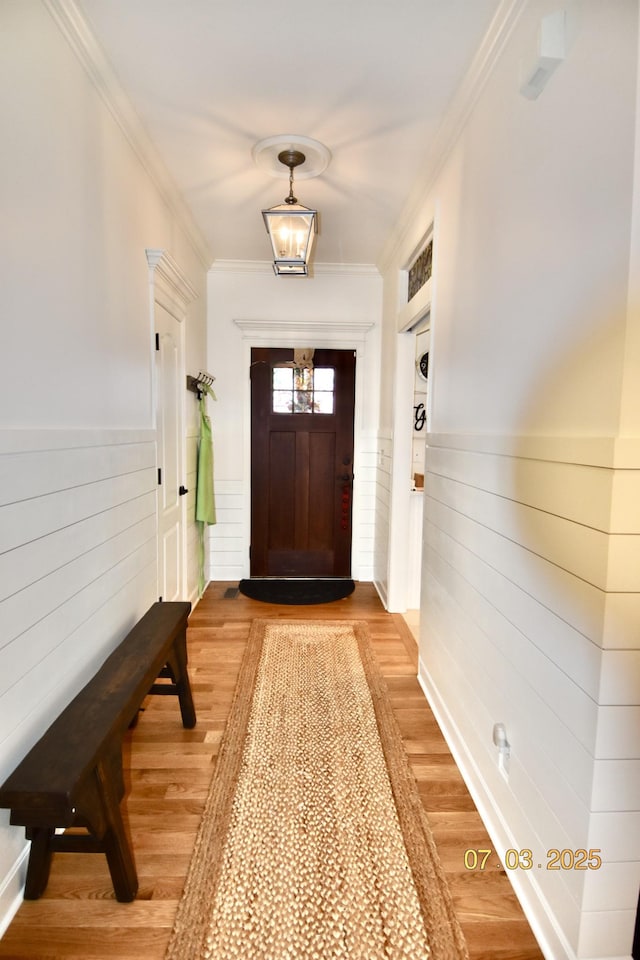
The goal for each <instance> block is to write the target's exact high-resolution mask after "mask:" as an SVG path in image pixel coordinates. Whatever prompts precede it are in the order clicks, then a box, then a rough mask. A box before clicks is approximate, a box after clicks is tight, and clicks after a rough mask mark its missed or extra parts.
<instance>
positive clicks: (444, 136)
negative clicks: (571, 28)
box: [378, 0, 529, 273]
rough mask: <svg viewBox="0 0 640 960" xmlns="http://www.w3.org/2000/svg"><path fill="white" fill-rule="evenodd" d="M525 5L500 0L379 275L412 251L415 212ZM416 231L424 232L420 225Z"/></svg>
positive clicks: (514, 0)
mask: <svg viewBox="0 0 640 960" xmlns="http://www.w3.org/2000/svg"><path fill="white" fill-rule="evenodd" d="M528 3H529V0H502V2H501V3H500V6H499V7H498V9H497V10H496V13H495V15H494V17H493V20H492V21H491V24H490V25H489V29H488V30H487V32H486V34H485V36H484V39H483V41H482V43H481V44H480V46H479V48H478V50H477V52H476V54H475V56H474V58H473V60H472V62H471V66H470V67H469V69H468V70H467V72H466V74H465V76H464V78H463V80H462V83H461V84H460V86H459V87H458V90H457V91H456V94H455V96H454V98H453V100H452V103H451V106H450V107H449V109H448V110H447V113H446V116H445V117H444V119H443V121H442V123H441V125H440V127H439V129H438V132H437V133H436V136H435V138H434V142H433V147H432V149H431V151H430V153H429V154H428V155H427V157H426V159H425V164H424V168H423V170H424V173H423V175H422V176H421V177H420V179H419V181H418V182H417V183H416V184H415V185H414V187H413V189H412V191H411V193H410V195H409V199H408V200H407V203H406V204H405V206H404V208H403V211H402V214H401V215H400V218H399V219H398V222H397V224H396V226H395V228H394V230H393V231H392V233H391V235H390V237H389V239H388V241H387V243H386V244H385V246H384V247H383V250H382V253H381V255H380V257H379V259H378V267H379V269H380V272H381V273H384V272H385V271H386V270H387V269H388V268H389V267H391V266H392V264H393V263H394V262H395V261H396V260H398V259H402V258H403V256H404V255H405V254H406V257H408V256H409V252H410V248H411V249H413V247H414V246H415V241H413V242H412V233H411V231H415V230H416V223H415V212H416V210H421V209H422V208H423V206H424V204H425V202H426V200H427V197H428V194H429V191H430V190H431V189H432V188H433V185H434V183H435V180H436V178H437V177H438V175H439V173H440V171H441V170H442V167H443V166H444V163H445V162H446V160H447V158H448V157H449V155H450V153H451V151H452V150H453V147H454V146H455V144H456V142H457V140H458V138H459V137H460V134H461V133H462V131H463V130H464V128H465V126H466V124H467V122H468V120H469V116H470V114H471V111H472V110H473V108H474V106H475V104H476V102H477V100H478V98H479V96H480V94H481V92H482V90H483V88H484V86H485V84H486V82H487V80H488V78H489V77H490V75H491V73H492V71H493V69H494V67H495V65H496V63H497V61H498V58H499V56H500V54H501V53H502V50H503V49H504V46H505V44H506V42H507V40H508V39H509V37H510V36H511V33H512V32H513V29H514V28H515V25H516V23H517V22H518V20H519V18H520V15H521V14H522V12H523V10H524V9H525V7H526V6H527V4H528ZM420 231H422V232H423V231H424V224H422V223H421V224H420ZM406 257H405V259H406Z"/></svg>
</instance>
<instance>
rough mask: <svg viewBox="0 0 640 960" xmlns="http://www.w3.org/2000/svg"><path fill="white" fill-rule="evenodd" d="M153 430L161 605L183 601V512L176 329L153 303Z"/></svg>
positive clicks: (172, 320)
mask: <svg viewBox="0 0 640 960" xmlns="http://www.w3.org/2000/svg"><path fill="white" fill-rule="evenodd" d="M154 314H155V326H156V385H157V409H156V424H157V431H158V433H157V436H158V593H159V597H160V598H161V599H162V600H180V599H182V596H183V583H184V578H183V565H184V546H183V530H184V508H183V503H184V501H183V496H184V494H185V493H186V492H187V491H186V490H185V488H184V486H183V476H184V474H183V462H182V460H183V458H182V436H183V431H182V403H183V400H184V389H185V388H184V380H185V375H184V370H183V358H182V338H181V329H180V323H179V322H178V321H177V320H176V319H175V317H172V316H171V314H170V313H168V312H167V310H165V308H164V307H163V306H161V305H160V304H159V303H158V302H157V301H156V303H155V311H154Z"/></svg>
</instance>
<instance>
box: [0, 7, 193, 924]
mask: <svg viewBox="0 0 640 960" xmlns="http://www.w3.org/2000/svg"><path fill="white" fill-rule="evenodd" d="M62 9H63V7H61V5H59V4H57V3H55V2H54V3H51V4H49V3H47V2H40V0H5V2H3V3H2V5H1V8H0V128H1V129H2V131H3V138H2V139H3V142H2V149H0V209H2V225H3V228H2V230H1V231H0V324H1V329H2V348H1V353H0V373H1V376H0V531H2V533H1V534H0V570H1V576H0V581H1V587H0V627H1V629H0V718H1V719H0V781H1V780H4V778H5V776H7V775H8V774H9V773H10V771H11V770H12V769H13V767H14V766H15V764H16V762H17V761H18V760H19V759H20V758H21V757H22V756H23V755H24V753H25V752H26V750H27V749H28V748H29V747H30V745H31V744H33V743H34V742H35V740H36V739H37V738H38V736H39V735H40V734H41V733H42V732H43V730H44V729H45V728H46V726H47V724H48V723H49V721H50V720H51V718H52V717H53V716H55V714H56V713H57V712H58V711H59V710H60V708H61V707H62V706H64V704H65V703H66V702H68V700H69V699H70V698H71V697H72V696H73V694H74V693H75V692H76V691H77V690H78V689H79V687H80V686H81V685H82V683H83V682H84V681H85V680H86V679H87V678H88V677H89V676H90V675H91V673H92V672H93V671H94V670H95V669H96V667H97V666H98V665H99V663H100V662H101V661H102V660H103V659H104V657H105V656H106V655H107V653H108V652H109V651H110V650H111V649H112V648H113V646H115V644H116V643H117V642H118V640H119V639H121V637H122V636H123V635H124V634H125V633H126V631H127V630H128V629H129V628H130V627H131V626H132V625H133V623H134V622H135V621H136V619H137V618H138V617H139V616H140V615H141V614H142V613H143V612H144V610H145V609H146V608H147V607H148V606H149V604H150V603H151V602H153V601H154V600H155V599H156V596H157V592H156V504H155V500H156V474H155V465H156V445H155V429H154V416H155V414H154V409H153V402H152V369H153V336H152V334H153V331H152V326H151V313H150V282H149V269H148V264H147V258H146V255H145V250H146V249H147V248H155V249H162V250H166V251H167V252H168V253H169V254H170V255H171V257H172V258H173V259H174V260H175V262H176V263H177V264H179V265H180V268H181V270H182V271H183V272H184V274H185V275H186V276H187V277H188V278H189V282H190V284H191V285H192V286H193V287H194V288H195V290H196V291H197V293H198V297H197V299H196V300H195V301H194V302H193V304H192V305H191V306H190V307H189V311H188V316H187V318H186V321H185V323H186V326H187V331H186V333H187V336H186V352H187V358H188V363H190V364H191V363H193V364H197V363H200V364H201V363H202V362H203V359H202V358H203V357H204V354H205V341H206V335H205V331H206V326H205V321H206V286H205V284H206V265H207V264H206V263H205V262H203V252H202V250H201V248H200V246H199V240H198V238H197V237H196V235H195V234H193V235H191V234H190V233H189V230H188V224H187V222H186V221H185V220H184V219H183V218H182V216H181V215H178V213H176V212H175V211H174V208H173V207H172V202H173V201H172V200H171V198H170V196H169V194H167V193H165V192H163V193H161V192H160V189H159V187H158V186H157V185H156V180H155V176H154V175H152V173H151V168H150V167H149V166H147V165H145V162H144V158H143V155H142V153H141V150H140V149H138V147H134V139H135V131H132V130H131V129H125V127H126V124H125V122H124V121H123V119H122V118H118V119H117V91H115V90H113V91H112V92H113V93H114V96H115V99H114V100H112V101H110V102H109V104H108V103H107V102H106V100H105V98H104V97H103V96H101V95H99V94H98V91H97V89H96V86H95V84H94V82H93V80H92V79H91V76H90V74H91V72H92V71H94V72H95V73H96V74H97V72H98V71H99V70H100V68H101V66H103V65H102V64H100V63H95V62H93V63H90V60H91V50H90V49H89V50H88V49H87V48H86V47H85V48H83V49H82V50H81V47H82V43H81V42H80V40H79V36H82V35H83V33H82V29H81V28H82V24H81V23H78V24H77V26H78V27H79V28H80V34H79V35H74V30H73V24H71V23H66V24H65V23H63V21H62V20H60V19H59V15H60V11H61V10H62ZM63 19H64V18H63ZM63 26H64V27H66V28H68V29H69V33H68V34H66V35H65V33H64V32H63V29H62V28H63ZM72 44H74V46H72ZM80 54H82V55H84V60H83V62H81V59H80ZM108 79H109V78H108V77H107V80H108ZM105 96H106V95H105ZM187 411H188V418H187V419H188V424H189V427H188V433H189V434H190V435H191V436H193V433H194V426H193V424H194V422H195V410H194V406H193V404H189V403H188V404H187ZM192 447H193V442H192V441H191V442H190V444H189V449H190V451H191V453H190V458H189V463H190V464H191V469H192V470H193V465H192V461H193V459H194V457H193V450H192V449H191V448H192ZM191 553H192V551H190V556H191ZM196 577H197V571H196V570H195V568H194V566H193V562H191V563H190V567H189V580H190V584H193V583H194V582H195V578H196ZM7 824H8V812H7V811H2V812H1V813H0V929H2V927H3V925H4V923H6V922H7V920H8V918H9V916H10V914H11V911H12V910H13V909H14V908H15V906H16V904H17V902H18V900H19V897H20V887H21V881H22V879H23V876H24V868H25V860H24V853H25V850H26V848H25V842H24V831H23V830H22V828H10V827H8V825H7Z"/></svg>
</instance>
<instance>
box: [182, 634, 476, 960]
mask: <svg viewBox="0 0 640 960" xmlns="http://www.w3.org/2000/svg"><path fill="white" fill-rule="evenodd" d="M466 957H467V952H466V948H465V945H464V939H463V936H462V933H461V930H460V928H459V926H458V922H457V920H456V918H455V914H454V911H453V907H452V903H451V898H450V895H449V892H448V890H447V885H446V880H445V878H444V875H443V873H442V871H441V869H440V866H439V863H438V857H437V853H436V850H435V846H434V843H433V840H432V838H431V834H430V830H429V826H428V823H427V820H426V816H425V814H424V812H423V810H422V806H421V804H420V799H419V797H418V794H417V788H416V785H415V781H414V779H413V776H412V774H411V771H410V769H409V764H408V760H407V757H406V754H405V752H404V748H403V745H402V741H401V738H400V734H399V732H398V730H397V727H396V724H395V720H394V718H393V715H392V711H391V706H390V703H389V700H388V697H387V694H386V690H385V687H384V683H383V681H382V678H381V677H380V674H379V672H378V670H377V667H376V665H375V663H374V660H373V655H372V652H371V649H370V646H369V643H368V639H367V627H366V624H364V623H359V622H348V621H342V622H335V621H329V622H327V621H308V620H305V621H281V620H275V619H273V620H255V621H254V622H253V625H252V628H251V633H250V638H249V644H248V647H247V651H246V654H245V658H244V661H243V665H242V668H241V671H240V677H239V680H238V685H237V688H236V693H235V698H234V703H233V706H232V710H231V714H230V717H229V720H228V723H227V727H226V730H225V735H224V738H223V742H222V745H221V749H220V754H219V757H218V763H217V766H216V772H215V775H214V778H213V781H212V785H211V790H210V794H209V797H208V800H207V803H206V808H205V811H204V815H203V819H202V823H201V826H200V831H199V835H198V838H197V840H196V845H195V849H194V854H193V858H192V862H191V866H190V868H189V873H188V877H187V881H186V884H185V890H184V894H183V898H182V901H181V903H180V905H179V908H178V913H177V918H176V922H175V926H174V929H173V933H172V936H171V940H170V943H169V947H168V950H167V954H166V960H240V958H242V960H325V958H327V960H328V958H332V960H333V958H336V960H338V958H349V960H379V958H392V960H425V958H429V960H461V958H466Z"/></svg>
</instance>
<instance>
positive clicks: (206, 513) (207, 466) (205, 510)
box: [196, 388, 216, 596]
mask: <svg viewBox="0 0 640 960" xmlns="http://www.w3.org/2000/svg"><path fill="white" fill-rule="evenodd" d="M207 393H209V394H210V395H211V396H212V397H213V399H214V400H215V394H214V393H213V391H212V390H211V389H210V388H207V390H206V392H203V393H202V396H201V397H200V439H199V442H198V468H197V471H198V475H197V483H196V522H197V526H198V547H199V549H198V561H199V564H198V565H199V570H198V592H199V595H200V596H202V594H203V593H204V580H205V577H204V561H205V545H204V528H205V524H213V523H215V522H216V501H215V495H214V492H213V440H212V437H211V421H210V420H209V417H208V416H207V409H206V403H207V399H206V398H207Z"/></svg>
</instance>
